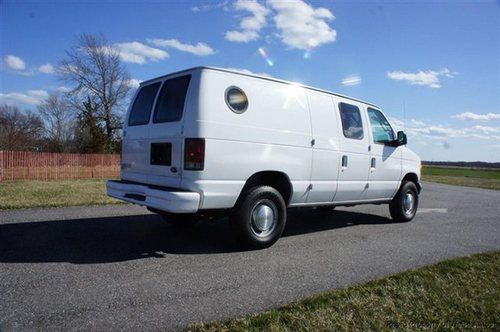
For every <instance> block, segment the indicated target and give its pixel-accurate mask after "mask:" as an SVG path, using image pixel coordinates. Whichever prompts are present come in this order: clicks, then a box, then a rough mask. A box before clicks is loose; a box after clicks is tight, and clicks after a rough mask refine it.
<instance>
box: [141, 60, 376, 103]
mask: <svg viewBox="0 0 500 332" xmlns="http://www.w3.org/2000/svg"><path fill="white" fill-rule="evenodd" d="M203 69H208V70H215V71H221V72H225V73H231V74H236V75H242V76H249V77H254V78H260V79H263V80H267V81H272V82H278V83H282V84H290V85H291V84H293V85H298V86H300V87H303V88H306V89H309V90H314V91H319V92H323V93H328V94H330V95H334V96H337V97H341V98H345V99H350V100H353V101H357V102H360V103H363V104H366V105H370V106H373V107H376V108H379V107H378V106H377V105H375V104H372V103H369V102H366V101H363V100H361V99H357V98H353V97H349V96H345V95H342V94H339V93H335V92H331V91H328V90H323V89H319V88H315V87H312V86H308V85H304V84H301V83H297V82H290V81H286V80H281V79H278V78H274V77H270V76H262V75H258V74H253V73H246V72H241V71H237V70H232V69H225V68H217V67H209V66H198V67H192V68H188V69H184V70H180V71H176V72H173V73H170V74H166V75H162V76H158V77H155V78H152V79H149V80H147V81H143V82H141V84H140V85H144V84H147V83H150V82H152V81H156V80H159V79H162V78H165V77H168V76H172V75H178V74H182V73H185V72H186V73H187V72H192V71H195V70H203Z"/></svg>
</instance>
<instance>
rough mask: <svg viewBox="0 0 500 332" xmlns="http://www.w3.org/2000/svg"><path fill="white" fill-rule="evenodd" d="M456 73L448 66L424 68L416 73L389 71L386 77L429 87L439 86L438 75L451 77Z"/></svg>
mask: <svg viewBox="0 0 500 332" xmlns="http://www.w3.org/2000/svg"><path fill="white" fill-rule="evenodd" d="M456 74H457V73H456V72H452V71H450V70H449V69H448V68H443V69H441V70H438V71H435V70H426V71H421V70H420V71H418V72H416V73H405V72H402V71H391V72H388V73H387V77H389V78H390V79H392V80H396V81H406V82H408V83H410V84H412V85H426V86H428V87H430V88H440V87H441V82H440V80H439V79H440V77H443V76H444V77H448V78H453V77H455V75H456Z"/></svg>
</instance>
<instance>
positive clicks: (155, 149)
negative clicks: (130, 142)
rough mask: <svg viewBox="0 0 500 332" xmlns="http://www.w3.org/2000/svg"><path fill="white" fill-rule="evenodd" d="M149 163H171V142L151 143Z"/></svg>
mask: <svg viewBox="0 0 500 332" xmlns="http://www.w3.org/2000/svg"><path fill="white" fill-rule="evenodd" d="M150 163H151V165H162V166H170V165H171V164H172V143H151V160H150Z"/></svg>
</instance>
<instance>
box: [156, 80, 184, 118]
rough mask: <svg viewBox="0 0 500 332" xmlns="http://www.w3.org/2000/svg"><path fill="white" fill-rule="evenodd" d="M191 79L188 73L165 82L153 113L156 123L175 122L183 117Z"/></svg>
mask: <svg viewBox="0 0 500 332" xmlns="http://www.w3.org/2000/svg"><path fill="white" fill-rule="evenodd" d="M190 80H191V75H186V76H179V77H176V78H172V79H170V80H167V81H165V83H163V86H162V88H161V90H160V95H159V97H158V101H157V102H156V107H155V112H154V115H153V122H154V123H161V122H174V121H179V120H180V119H181V118H182V111H183V110H184V101H185V100H186V94H187V89H188V86H189V81H190Z"/></svg>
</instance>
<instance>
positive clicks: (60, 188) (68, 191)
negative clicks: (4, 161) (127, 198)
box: [0, 180, 120, 210]
mask: <svg viewBox="0 0 500 332" xmlns="http://www.w3.org/2000/svg"><path fill="white" fill-rule="evenodd" d="M119 202H120V201H118V200H116V199H113V198H110V197H108V196H107V195H106V181H105V180H67V181H3V182H0V210H7V209H22V208H34V207H63V206H76V205H94V204H115V203H119Z"/></svg>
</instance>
